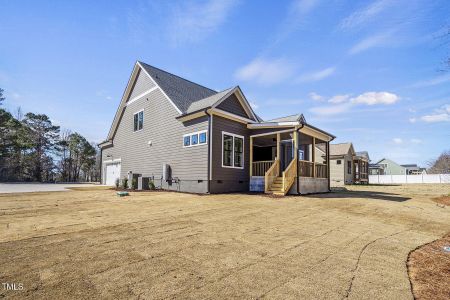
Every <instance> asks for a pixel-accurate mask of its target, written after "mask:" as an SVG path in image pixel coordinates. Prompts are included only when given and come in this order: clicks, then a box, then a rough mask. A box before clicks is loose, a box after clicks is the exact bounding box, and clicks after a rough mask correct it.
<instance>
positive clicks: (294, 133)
mask: <svg viewBox="0 0 450 300" xmlns="http://www.w3.org/2000/svg"><path fill="white" fill-rule="evenodd" d="M293 135H294V159H297V158H298V157H297V156H298V132H297V130H294V132H293Z"/></svg>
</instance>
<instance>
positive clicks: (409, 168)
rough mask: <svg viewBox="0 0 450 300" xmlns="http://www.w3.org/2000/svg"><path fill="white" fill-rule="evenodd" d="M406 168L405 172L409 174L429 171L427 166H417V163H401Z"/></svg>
mask: <svg viewBox="0 0 450 300" xmlns="http://www.w3.org/2000/svg"><path fill="white" fill-rule="evenodd" d="M401 166H402V167H404V168H405V172H406V174H408V175H420V174H426V173H427V171H426V169H425V168H421V167H419V166H417V164H407V165H401Z"/></svg>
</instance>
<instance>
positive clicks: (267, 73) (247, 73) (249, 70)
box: [235, 58, 293, 85]
mask: <svg viewBox="0 0 450 300" xmlns="http://www.w3.org/2000/svg"><path fill="white" fill-rule="evenodd" d="M292 73H293V67H292V64H291V63H289V62H288V61H287V60H285V59H282V58H279V59H272V60H271V59H263V58H256V59H254V60H253V61H251V62H250V63H248V64H247V65H245V66H243V67H242V68H240V69H238V70H237V71H236V73H235V77H236V78H237V79H239V80H245V81H255V82H257V83H260V84H267V85H268V84H274V83H278V82H281V81H283V80H284V79H286V78H288V77H290V76H291V75H292Z"/></svg>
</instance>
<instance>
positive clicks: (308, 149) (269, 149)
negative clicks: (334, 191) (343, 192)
mask: <svg viewBox="0 0 450 300" xmlns="http://www.w3.org/2000/svg"><path fill="white" fill-rule="evenodd" d="M266 131H267V132H264V133H257V134H253V135H250V166H251V168H250V191H253V192H264V193H271V194H276V195H286V194H288V193H289V194H309V193H322V192H328V191H329V142H330V140H331V139H332V137H330V136H329V135H327V134H325V133H324V132H322V131H320V130H318V129H314V128H311V127H307V126H296V127H294V128H289V129H281V130H280V129H277V128H274V129H272V131H271V130H266Z"/></svg>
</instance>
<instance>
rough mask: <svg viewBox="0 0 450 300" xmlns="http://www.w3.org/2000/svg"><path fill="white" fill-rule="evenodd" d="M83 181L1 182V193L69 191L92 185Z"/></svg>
mask: <svg viewBox="0 0 450 300" xmlns="http://www.w3.org/2000/svg"><path fill="white" fill-rule="evenodd" d="M90 186H93V184H81V183H70V184H69V183H0V194H3V193H32V192H57V191H67V190H68V189H67V188H71V187H90Z"/></svg>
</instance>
